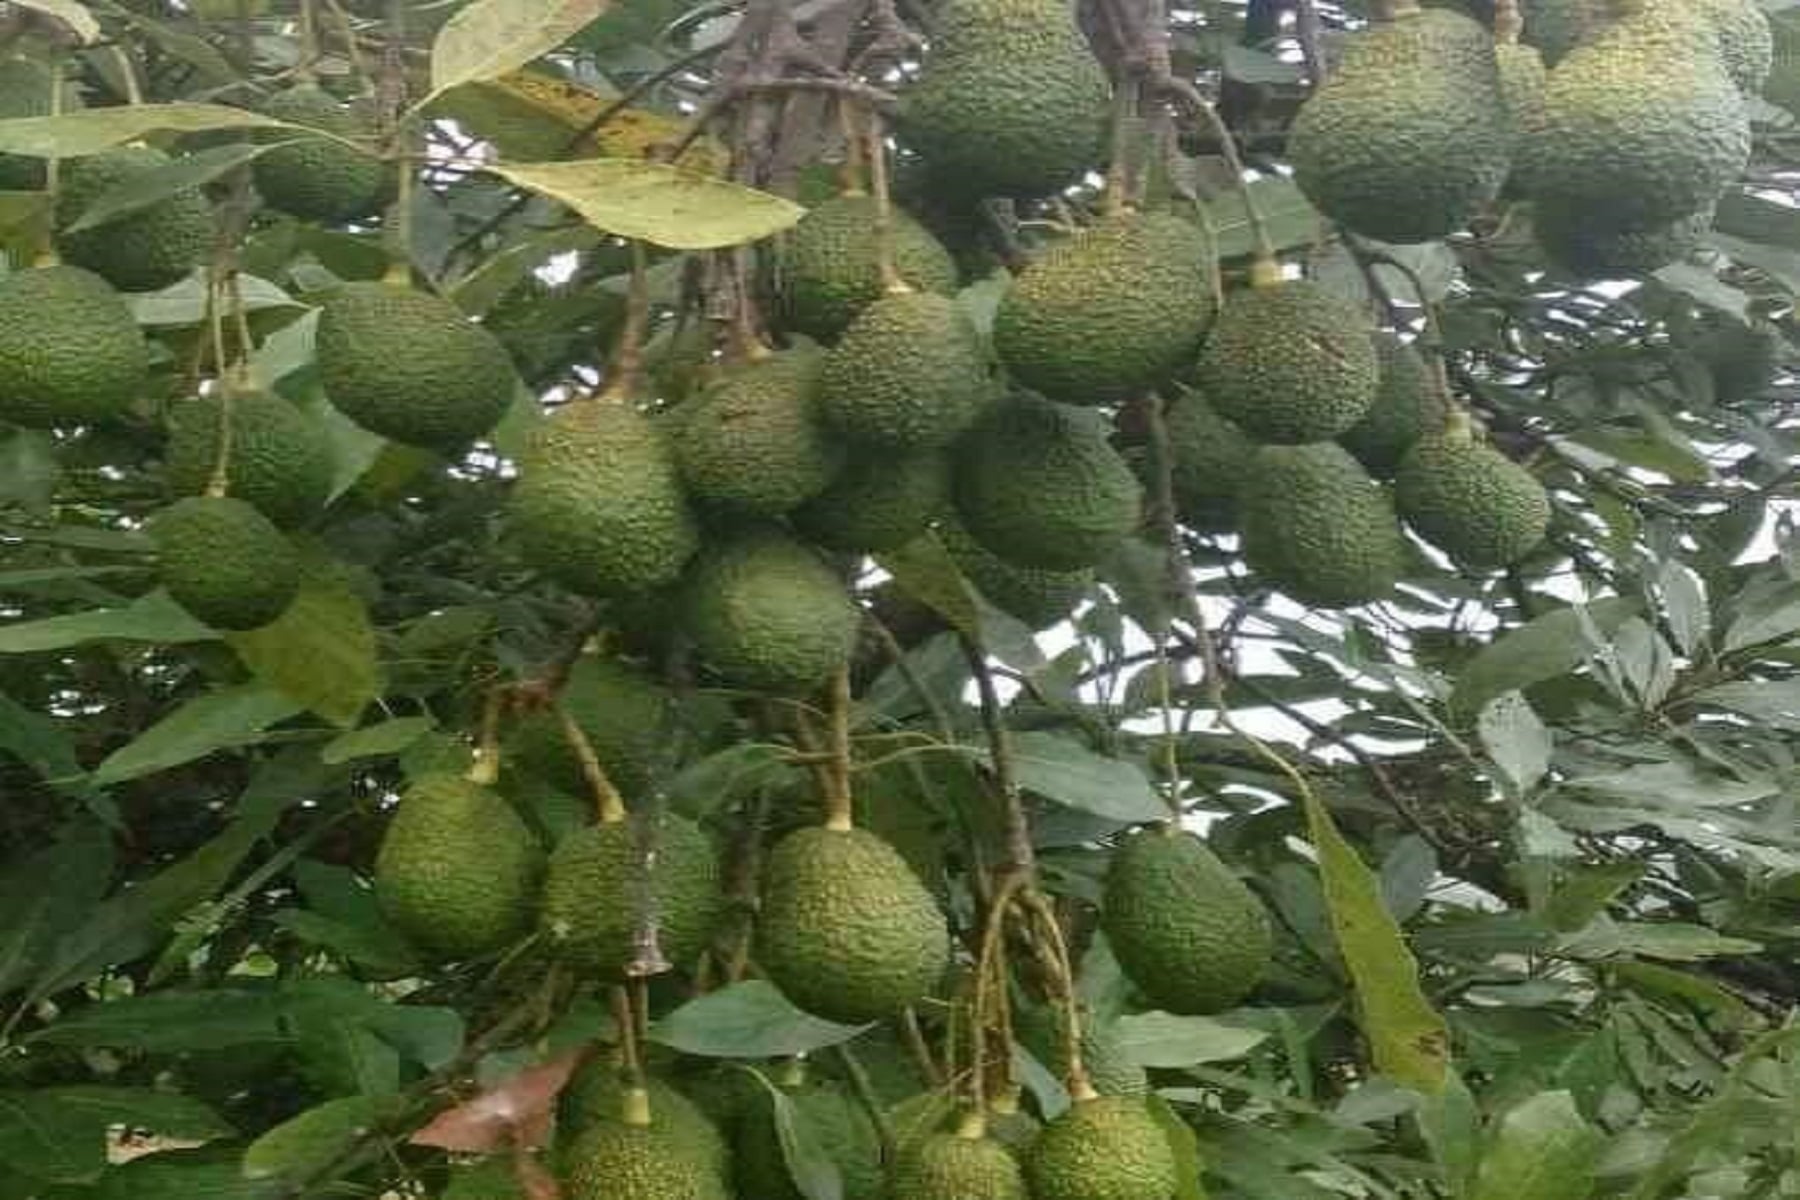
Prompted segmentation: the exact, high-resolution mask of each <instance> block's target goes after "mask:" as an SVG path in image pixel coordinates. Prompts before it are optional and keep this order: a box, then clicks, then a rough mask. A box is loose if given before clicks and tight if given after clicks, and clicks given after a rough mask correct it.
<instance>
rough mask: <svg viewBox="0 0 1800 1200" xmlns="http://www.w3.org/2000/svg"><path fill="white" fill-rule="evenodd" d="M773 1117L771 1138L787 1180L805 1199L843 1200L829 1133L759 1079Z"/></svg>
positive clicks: (840, 1178)
mask: <svg viewBox="0 0 1800 1200" xmlns="http://www.w3.org/2000/svg"><path fill="white" fill-rule="evenodd" d="M757 1078H758V1079H762V1084H763V1086H764V1087H765V1088H767V1089H768V1092H769V1104H770V1105H771V1106H772V1109H773V1115H774V1117H775V1136H776V1138H777V1139H779V1141H780V1142H781V1158H782V1161H783V1162H784V1163H785V1164H786V1165H787V1170H788V1177H789V1178H790V1179H792V1180H793V1182H794V1187H795V1188H796V1189H798V1191H799V1192H800V1195H801V1196H803V1197H805V1200H843V1197H844V1177H843V1174H842V1173H841V1172H840V1171H839V1170H838V1166H837V1163H836V1162H835V1161H834V1160H833V1159H832V1157H831V1154H830V1150H829V1148H830V1146H831V1131H829V1130H822V1129H818V1128H816V1127H815V1126H814V1125H813V1122H812V1120H811V1119H810V1118H809V1117H808V1116H807V1114H806V1113H805V1112H803V1111H802V1110H801V1109H800V1108H799V1106H797V1105H796V1104H795V1103H794V1102H793V1101H792V1100H790V1099H788V1096H787V1093H786V1092H784V1091H782V1090H781V1089H780V1088H778V1087H776V1086H774V1085H773V1084H771V1083H770V1082H769V1081H768V1080H767V1079H763V1077H762V1075H761V1074H760V1073H758V1075H757Z"/></svg>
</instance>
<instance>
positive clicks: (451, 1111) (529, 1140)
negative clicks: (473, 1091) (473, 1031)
mask: <svg viewBox="0 0 1800 1200" xmlns="http://www.w3.org/2000/svg"><path fill="white" fill-rule="evenodd" d="M581 1057H582V1051H580V1050H571V1051H570V1052H569V1053H567V1054H564V1055H562V1056H561V1057H560V1058H555V1059H552V1060H550V1061H549V1062H547V1063H541V1064H539V1065H538V1066H535V1067H527V1068H526V1069H525V1070H523V1071H520V1072H519V1073H518V1074H517V1075H514V1076H512V1077H511V1078H509V1079H507V1080H505V1081H504V1082H502V1083H499V1084H497V1085H495V1086H494V1087H491V1088H489V1089H488V1090H487V1091H485V1092H482V1093H481V1094H480V1095H478V1096H476V1097H474V1098H473V1099H471V1100H467V1101H465V1102H463V1103H462V1104H459V1105H457V1106H456V1107H455V1108H447V1109H445V1110H444V1111H443V1112H441V1113H439V1114H438V1115H437V1116H436V1117H434V1118H432V1120H431V1123H430V1124H428V1125H426V1126H425V1127H424V1128H423V1129H421V1130H419V1131H418V1132H417V1133H415V1134H413V1135H412V1142H413V1144H414V1145H416V1146H437V1147H439V1148H440V1149H444V1150H454V1151H457V1152H459V1153H464V1154H491V1153H493V1152H495V1151H497V1150H503V1149H508V1148H510V1147H514V1146H517V1147H520V1148H523V1149H527V1150H533V1149H536V1148H538V1147H540V1146H542V1145H544V1144H545V1143H546V1142H547V1141H549V1139H550V1126H551V1123H552V1121H553V1118H554V1115H555V1108H556V1097H557V1094H558V1093H560V1092H561V1091H562V1089H563V1085H564V1084H565V1083H567V1082H568V1080H569V1075H570V1073H571V1072H573V1071H574V1070H575V1067H576V1065H577V1064H578V1063H579V1062H580V1061H581ZM524 1181H525V1180H524V1172H523V1168H521V1182H524ZM531 1195H532V1200H554V1197H552V1196H550V1195H548V1194H542V1195H541V1194H540V1193H538V1192H532V1193H531Z"/></svg>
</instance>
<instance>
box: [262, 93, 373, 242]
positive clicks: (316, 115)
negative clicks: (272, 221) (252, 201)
mask: <svg viewBox="0 0 1800 1200" xmlns="http://www.w3.org/2000/svg"><path fill="white" fill-rule="evenodd" d="M262 111H263V114H264V115H265V116H270V117H275V118H277V119H279V120H282V121H287V122H290V123H291V124H294V125H304V126H307V127H309V128H312V129H319V130H323V131H325V132H326V133H330V134H334V135H336V137H337V138H346V139H349V140H351V141H356V140H358V139H364V140H366V139H368V138H369V137H370V136H371V135H372V134H373V132H374V122H372V121H370V120H368V119H367V117H366V115H365V114H362V113H359V112H358V111H357V110H356V109H354V108H352V107H350V106H347V105H344V104H340V103H339V102H338V100H337V97H335V96H333V95H332V94H331V93H330V92H327V91H326V90H325V89H324V88H321V87H319V86H318V85H317V84H311V83H303V84H299V85H297V86H295V87H292V88H289V89H288V90H287V91H285V92H280V93H277V94H276V95H274V96H271V97H270V98H269V99H268V101H267V102H266V103H264V104H263V105H262ZM268 136H269V140H271V141H280V142H283V143H284V144H283V145H279V146H276V147H275V148H274V149H271V150H265V151H263V152H262V153H261V154H260V155H258V156H257V158H256V161H255V163H254V164H253V166H252V168H251V169H252V170H253V171H254V172H255V176H256V190H257V191H258V192H260V193H261V194H262V198H263V199H264V200H265V201H267V202H268V203H269V205H270V206H271V207H273V208H278V209H280V210H281V211H282V212H285V213H290V214H292V215H293V216H296V217H299V218H301V219H302V220H306V221H325V222H331V223H336V222H341V221H354V220H357V219H359V218H363V217H370V216H374V215H375V214H377V213H379V212H380V211H381V210H382V209H383V208H384V207H385V206H386V205H387V204H388V202H389V201H390V200H392V199H393V196H394V191H395V185H394V172H393V168H391V167H390V166H389V165H388V164H387V163H385V162H383V161H382V160H381V159H380V158H378V157H377V156H375V155H374V154H371V153H368V152H367V151H364V150H359V149H357V148H356V147H354V146H349V145H346V144H345V143H344V142H342V141H338V140H335V139H334V138H328V137H305V136H296V134H295V131H294V130H292V129H277V130H273V131H272V132H271V133H270V134H269V135H268Z"/></svg>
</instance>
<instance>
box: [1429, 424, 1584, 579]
mask: <svg viewBox="0 0 1800 1200" xmlns="http://www.w3.org/2000/svg"><path fill="white" fill-rule="evenodd" d="M1394 503H1395V506H1396V507H1397V508H1398V509H1399V510H1400V514H1401V515H1402V516H1403V517H1405V518H1406V523H1407V524H1408V525H1411V526H1412V527H1413V529H1414V530H1415V531H1417V532H1418V534H1419V536H1421V537H1423V538H1424V539H1425V540H1426V541H1428V542H1430V543H1431V544H1432V545H1434V546H1436V547H1437V548H1438V549H1440V550H1442V551H1443V552H1444V553H1445V554H1448V555H1449V556H1450V557H1451V558H1452V559H1454V560H1455V561H1456V562H1457V563H1458V564H1459V565H1461V566H1464V567H1468V568H1471V569H1474V570H1493V569H1495V568H1498V567H1504V566H1507V565H1508V564H1510V563H1515V562H1518V561H1519V560H1520V559H1521V558H1524V557H1525V556H1526V555H1527V554H1529V553H1531V551H1532V550H1534V549H1536V547H1537V545H1538V543H1539V542H1541V541H1543V540H1544V531H1545V529H1546V528H1548V526H1549V524H1550V497H1549V495H1548V493H1546V492H1545V491H1544V485H1543V484H1541V483H1539V482H1538V481H1537V477H1536V476H1534V475H1533V474H1532V473H1531V472H1530V471H1527V470H1526V469H1525V468H1524V467H1521V466H1520V465H1519V464H1518V463H1515V462H1513V461H1512V460H1511V459H1510V458H1507V457H1506V456H1505V455H1504V454H1501V453H1500V452H1499V451H1498V450H1495V449H1494V448H1493V447H1491V446H1489V445H1487V444H1486V443H1485V442H1480V441H1476V440H1475V439H1474V438H1473V437H1472V436H1470V433H1469V431H1468V429H1467V428H1466V426H1465V427H1461V428H1451V429H1448V430H1446V431H1445V432H1443V433H1441V434H1437V435H1434V436H1432V437H1427V438H1421V439H1420V440H1419V441H1418V442H1416V443H1414V445H1413V448H1412V449H1411V450H1410V451H1408V452H1407V455H1406V457H1405V458H1404V459H1402V460H1401V461H1400V469H1399V471H1398V472H1397V473H1396V474H1395V476H1394Z"/></svg>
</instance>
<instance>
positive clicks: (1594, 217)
mask: <svg viewBox="0 0 1800 1200" xmlns="http://www.w3.org/2000/svg"><path fill="white" fill-rule="evenodd" d="M1712 225H1713V206H1712V205H1710V204H1708V205H1707V206H1706V207H1705V208H1703V209H1701V210H1700V211H1699V212H1697V213H1690V214H1689V215H1687V216H1685V217H1682V218H1680V219H1679V220H1675V221H1666V222H1663V223H1661V224H1656V225H1648V226H1640V225H1621V224H1619V223H1618V221H1617V220H1615V219H1614V218H1613V217H1612V216H1611V215H1610V214H1608V213H1604V212H1593V211H1589V210H1583V209H1569V208H1565V207H1564V206H1563V205H1561V204H1558V203H1556V202H1553V201H1540V202H1539V203H1537V204H1536V205H1534V206H1533V207H1532V219H1531V226H1532V232H1533V233H1535V234H1536V235H1537V242H1538V245H1539V247H1541V248H1542V249H1543V251H1544V253H1545V255H1547V256H1548V257H1549V259H1550V261H1551V262H1553V263H1555V264H1556V265H1557V266H1558V267H1560V268H1562V269H1563V270H1564V271H1567V272H1569V273H1570V274H1571V275H1574V276H1575V277H1576V278H1578V279H1595V278H1604V277H1606V276H1608V275H1644V274H1648V273H1649V272H1651V271H1654V270H1657V269H1658V268H1660V267H1666V266H1668V265H1669V264H1670V263H1672V262H1678V261H1680V260H1681V259H1684V258H1686V257H1687V256H1688V255H1690V254H1692V253H1693V252H1694V251H1695V250H1697V249H1699V247H1700V243H1701V241H1702V239H1704V238H1705V237H1706V234H1707V232H1708V231H1709V230H1711V229H1712Z"/></svg>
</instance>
